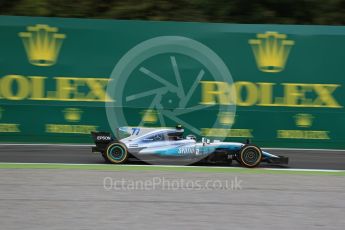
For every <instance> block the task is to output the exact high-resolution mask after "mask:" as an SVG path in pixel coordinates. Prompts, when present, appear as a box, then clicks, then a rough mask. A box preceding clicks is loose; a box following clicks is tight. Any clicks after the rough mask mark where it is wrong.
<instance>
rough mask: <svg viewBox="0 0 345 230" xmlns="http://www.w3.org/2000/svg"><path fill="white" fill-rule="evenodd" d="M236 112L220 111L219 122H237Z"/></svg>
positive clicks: (224, 123) (223, 123)
mask: <svg viewBox="0 0 345 230" xmlns="http://www.w3.org/2000/svg"><path fill="white" fill-rule="evenodd" d="M235 117H236V115H235V113H232V112H220V113H218V119H219V123H220V124H222V125H232V124H233V123H235Z"/></svg>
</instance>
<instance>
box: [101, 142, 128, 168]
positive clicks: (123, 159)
mask: <svg viewBox="0 0 345 230" xmlns="http://www.w3.org/2000/svg"><path fill="white" fill-rule="evenodd" d="M115 145H117V146H121V147H122V148H123V150H124V151H125V156H124V157H123V158H122V160H119V161H117V160H114V159H113V158H112V157H110V156H109V150H110V148H111V147H113V146H115ZM106 155H107V158H108V160H110V161H111V162H112V163H115V164H120V163H122V162H124V161H126V160H127V155H128V152H127V148H126V146H125V145H124V144H121V143H112V144H110V145H109V146H108V147H107V151H106Z"/></svg>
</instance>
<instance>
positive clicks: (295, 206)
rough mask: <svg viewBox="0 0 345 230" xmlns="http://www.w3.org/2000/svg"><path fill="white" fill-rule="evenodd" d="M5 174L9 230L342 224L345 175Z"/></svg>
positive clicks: (3, 218) (1, 180)
mask: <svg viewBox="0 0 345 230" xmlns="http://www.w3.org/2000/svg"><path fill="white" fill-rule="evenodd" d="M0 174H1V177H0V187H1V189H0V222H1V229H6V230H12V229H26V230H52V229H59V230H62V229H92V230H97V229H179V230H181V229H183V230H184V229H188V230H190V229H198V230H202V229H224V230H225V229H227V230H228V229H263V230H270V229H272V230H276V229H280V230H283V229H287V230H291V229H320V230H321V229H339V230H340V229H344V226H345V219H344V212H343V211H344V210H345V195H344V188H345V185H344V184H345V183H344V182H345V180H344V178H345V177H344V176H334V175H333V176H328V175H321V176H317V175H289V174H287V175H275V174H274V175H272V174H267V175H260V174H246V173H244V174H242V173H204V172H198V173H195V172H161V171H93V170H75V169H74V170H65V169H64V170H59V169H49V170H47V169H44V170H43V169H0ZM105 178H110V179H107V180H105ZM181 179H183V182H178V181H180V180H181ZM108 180H109V181H108ZM159 180H160V181H161V183H158V182H159ZM104 181H106V182H105V183H104ZM110 181H113V182H110ZM121 181H124V183H122V182H121ZM154 181H156V182H157V183H155V184H154V185H153V182H154ZM162 181H164V182H162ZM174 181H177V182H174ZM208 181H211V183H208ZM216 181H218V182H217V183H215V182H216ZM226 181H228V184H226ZM236 181H237V185H236ZM137 182H141V183H138V185H137V186H133V184H134V183H137ZM147 182H151V183H147ZM219 182H220V183H219ZM231 182H234V183H233V185H234V186H231ZM112 183H113V184H112ZM143 183H146V185H145V186H141V185H142V184H143ZM115 184H116V186H114V185H115ZM104 185H105V186H104ZM227 185H228V186H227ZM179 186H180V187H179Z"/></svg>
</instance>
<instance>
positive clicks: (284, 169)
mask: <svg viewBox="0 0 345 230" xmlns="http://www.w3.org/2000/svg"><path fill="white" fill-rule="evenodd" d="M6 164H7V165H71V166H105V165H107V164H75V163H16V162H14V163H11V162H0V165H6ZM109 166H110V165H109ZM116 167H133V168H135V167H157V168H205V169H240V170H244V171H245V170H249V171H250V170H253V169H247V168H242V167H221V166H215V167H212V166H210V167H204V166H188V165H186V166H183V165H182V166H180V165H116ZM255 169H256V170H267V171H303V172H345V170H336V169H298V168H255Z"/></svg>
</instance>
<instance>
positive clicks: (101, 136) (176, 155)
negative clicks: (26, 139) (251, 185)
mask: <svg viewBox="0 0 345 230" xmlns="http://www.w3.org/2000/svg"><path fill="white" fill-rule="evenodd" d="M91 134H92V138H93V140H94V142H95V144H96V146H94V147H92V152H100V153H101V154H102V156H103V158H104V159H105V160H106V161H107V162H110V163H114V164H121V163H125V162H126V161H128V160H129V159H130V158H135V159H139V160H143V161H149V162H154V161H152V159H155V160H157V159H165V160H166V159H169V160H172V161H174V162H206V163H216V164H220V163H222V164H228V165H230V164H231V163H232V161H233V160H236V161H238V162H239V163H240V164H241V165H242V166H244V167H249V168H253V167H256V166H258V165H259V164H260V163H261V162H267V163H272V164H288V158H287V157H283V156H276V155H273V154H270V153H268V152H265V151H262V150H261V149H260V148H259V147H257V146H255V145H252V144H250V143H239V142H221V141H218V140H214V141H212V142H211V141H210V140H209V139H206V138H202V140H201V142H198V141H197V140H196V137H195V136H194V135H187V136H186V137H184V129H183V128H182V127H181V126H179V125H178V126H177V127H176V128H146V127H121V128H118V129H117V130H116V134H115V136H116V137H113V136H112V135H111V134H110V133H107V132H92V133H91ZM157 162H161V161H157ZM165 162H167V161H165Z"/></svg>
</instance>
